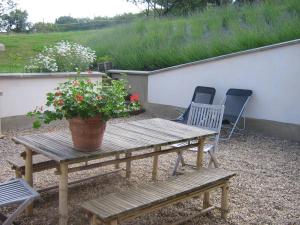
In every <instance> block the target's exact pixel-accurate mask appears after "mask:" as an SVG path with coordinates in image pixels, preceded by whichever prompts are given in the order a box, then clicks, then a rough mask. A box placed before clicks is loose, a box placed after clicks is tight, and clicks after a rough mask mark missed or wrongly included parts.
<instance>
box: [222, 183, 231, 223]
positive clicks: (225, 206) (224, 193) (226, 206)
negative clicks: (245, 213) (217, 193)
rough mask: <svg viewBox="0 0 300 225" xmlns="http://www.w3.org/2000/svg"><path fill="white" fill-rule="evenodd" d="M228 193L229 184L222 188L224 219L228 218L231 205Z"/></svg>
mask: <svg viewBox="0 0 300 225" xmlns="http://www.w3.org/2000/svg"><path fill="white" fill-rule="evenodd" d="M228 192H229V185H228V182H227V183H226V184H225V185H224V186H223V187H222V200H221V216H222V218H223V219H226V218H227V214H228V210H229V204H228Z"/></svg>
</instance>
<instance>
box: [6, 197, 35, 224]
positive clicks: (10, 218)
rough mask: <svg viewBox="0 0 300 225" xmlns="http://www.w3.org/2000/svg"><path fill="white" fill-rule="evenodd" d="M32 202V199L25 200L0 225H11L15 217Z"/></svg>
mask: <svg viewBox="0 0 300 225" xmlns="http://www.w3.org/2000/svg"><path fill="white" fill-rule="evenodd" d="M32 202H33V198H30V199H27V200H25V201H24V202H22V204H21V205H20V206H19V207H18V208H17V209H16V211H14V212H13V213H12V214H11V215H10V216H9V217H8V218H7V219H6V220H5V222H4V223H3V224H2V225H11V224H12V223H13V221H14V220H15V219H16V218H17V216H18V215H19V214H20V213H21V212H22V211H24V209H25V208H26V207H27V206H28V205H30V204H31V203H32Z"/></svg>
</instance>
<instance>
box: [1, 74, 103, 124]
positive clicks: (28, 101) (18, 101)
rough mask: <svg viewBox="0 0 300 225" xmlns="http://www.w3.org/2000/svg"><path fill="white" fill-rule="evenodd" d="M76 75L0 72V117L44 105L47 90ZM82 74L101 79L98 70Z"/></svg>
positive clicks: (92, 78)
mask: <svg viewBox="0 0 300 225" xmlns="http://www.w3.org/2000/svg"><path fill="white" fill-rule="evenodd" d="M74 76H76V73H54V74H47V73H44V74H0V92H2V96H0V118H4V117H12V116H19V115H25V114H27V112H29V111H31V110H33V109H35V107H36V106H42V105H44V104H45V100H46V93H47V92H49V91H52V90H53V89H54V88H55V87H56V86H57V84H58V83H61V82H64V81H66V80H68V79H69V78H71V77H74ZM81 76H87V77H90V78H91V80H98V79H101V73H98V72H93V73H92V74H87V73H81Z"/></svg>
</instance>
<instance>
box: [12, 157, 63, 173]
mask: <svg viewBox="0 0 300 225" xmlns="http://www.w3.org/2000/svg"><path fill="white" fill-rule="evenodd" d="M24 153H25V152H23V153H21V157H20V156H13V157H10V158H8V159H7V162H8V163H9V165H11V168H12V169H13V170H14V171H15V174H16V178H21V177H22V176H24V175H25V160H24V159H23V158H22V157H24V158H25V154H24ZM57 165H58V164H57V162H55V161H54V160H51V159H49V158H47V157H45V156H43V155H38V154H36V155H34V156H33V157H32V166H33V172H40V171H44V170H49V169H53V168H56V167H57Z"/></svg>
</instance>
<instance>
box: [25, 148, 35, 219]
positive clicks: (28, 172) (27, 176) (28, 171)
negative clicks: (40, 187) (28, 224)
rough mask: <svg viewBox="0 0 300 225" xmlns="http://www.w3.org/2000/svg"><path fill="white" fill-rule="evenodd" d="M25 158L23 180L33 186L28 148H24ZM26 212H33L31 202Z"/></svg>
mask: <svg viewBox="0 0 300 225" xmlns="http://www.w3.org/2000/svg"><path fill="white" fill-rule="evenodd" d="M25 152H26V158H25V180H26V182H27V183H28V184H29V185H30V186H31V187H33V173H32V150H31V149H29V148H26V149H25ZM26 214H27V215H32V214H33V204H30V205H29V206H28V207H27V208H26Z"/></svg>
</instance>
